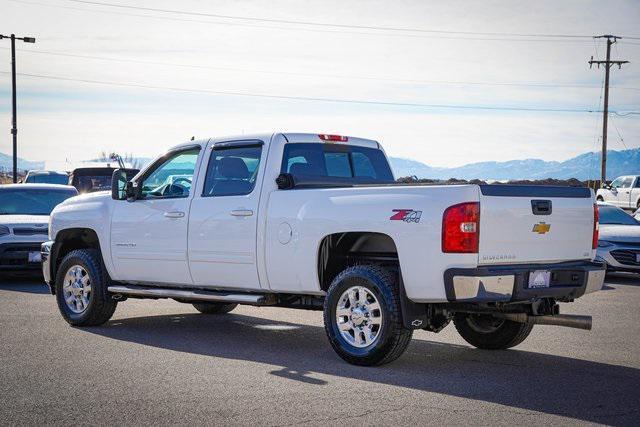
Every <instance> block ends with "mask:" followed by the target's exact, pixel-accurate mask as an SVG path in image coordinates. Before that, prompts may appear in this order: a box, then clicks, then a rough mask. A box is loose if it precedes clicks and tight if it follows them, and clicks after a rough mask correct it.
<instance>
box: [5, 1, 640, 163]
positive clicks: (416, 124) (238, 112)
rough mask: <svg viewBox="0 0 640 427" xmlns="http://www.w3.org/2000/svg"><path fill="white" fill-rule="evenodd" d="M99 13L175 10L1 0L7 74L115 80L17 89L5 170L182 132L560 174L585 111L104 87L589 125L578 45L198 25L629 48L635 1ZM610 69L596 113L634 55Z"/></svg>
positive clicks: (627, 107) (592, 75) (589, 74)
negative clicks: (312, 142) (377, 145)
mask: <svg viewBox="0 0 640 427" xmlns="http://www.w3.org/2000/svg"><path fill="white" fill-rule="evenodd" d="M104 2H106V3H111V4H121V5H125V4H126V5H133V6H136V7H150V8H159V9H173V10H175V11H183V12H188V13H186V14H181V13H176V12H172V13H169V12H158V11H149V10H139V9H123V8H117V7H110V6H106V5H98V4H87V3H82V2H80V3H79V2H74V1H69V0H48V1H44V0H0V9H1V10H2V13H1V14H0V32H2V33H3V34H5V33H11V32H15V33H16V34H18V35H28V36H34V37H36V38H37V43H36V44H34V45H30V44H23V43H20V44H18V48H19V52H18V69H19V71H20V72H21V73H26V74H32V75H39V76H51V77H59V78H65V79H72V80H83V79H84V80H92V81H103V82H112V83H115V85H98V84H91V83H86V82H78V81H65V80H52V79H47V78H42V77H28V76H20V77H19V128H20V133H19V143H20V155H21V156H22V157H25V158H28V159H31V160H63V159H65V158H69V159H72V160H78V159H80V158H86V157H93V156H95V154H97V153H99V152H100V151H103V150H105V151H119V152H121V153H125V152H126V153H133V154H135V155H138V156H147V157H148V156H154V155H156V154H158V153H159V152H160V151H162V150H163V149H165V148H167V147H169V146H171V145H174V144H176V143H179V142H182V141H184V140H186V139H188V138H189V137H191V136H192V135H195V136H196V137H205V136H215V135H225V134H241V133H250V132H259V131H274V130H284V131H297V132H323V133H324V132H326V133H338V134H349V135H358V136H363V137H368V138H373V139H377V140H379V141H381V142H382V143H383V144H384V146H385V147H386V150H387V152H388V153H389V154H391V155H394V156H399V157H407V158H413V159H416V160H419V161H422V162H425V163H427V164H430V165H433V166H457V165H462V164H465V163H470V162H475V161H485V160H498V161H501V160H510V159H519V158H530V157H536V158H542V159H545V160H565V159H567V158H570V157H573V156H575V155H577V154H580V153H583V152H586V151H593V150H595V149H597V148H598V146H599V143H598V139H597V138H598V134H599V132H600V126H601V115H600V114H597V113H584V112H582V113H558V112H556V113H553V112H525V111H521V112H511V111H500V110H496V111H486V110H477V109H473V108H470V109H445V108H426V107H406V106H381V105H371V104H369V105H362V104H348V103H335V102H312V101H302V100H299V101H296V100H282V99H274V98H255V97H238V96H227V95H216V94H211V93H198V92H177V91H169V90H164V89H143V88H134V87H128V86H119V85H118V84H124V85H129V84H137V85H146V86H157V87H173V88H182V89H190V90H194V91H205V92H206V91H223V92H242V93H254V94H265V95H279V96H294V97H305V98H328V99H349V100H364V101H382V102H392V103H411V104H427V105H433V104H439V105H458V106H466V107H473V106H486V107H516V108H534V109H535V108H541V109H576V110H585V109H587V110H588V109H594V110H595V109H599V108H601V107H600V106H599V103H601V98H600V94H601V88H600V86H601V83H602V77H603V74H604V73H603V70H595V69H594V70H590V69H589V67H588V64H587V61H588V59H589V58H590V57H591V56H592V55H593V56H595V57H596V58H597V57H602V56H603V55H604V45H603V43H602V42H598V41H595V42H594V41H593V40H591V39H589V38H579V39H572V38H541V37H516V36H477V35H468V36H466V35H460V34H453V35H447V34H445V33H428V32H424V31H397V30H384V31H383V30H372V29H356V28H353V27H328V26H314V25H309V24H285V23H273V22H264V21H261V22H257V21H253V20H241V19H232V18H220V17H212V16H211V14H216V15H228V16H233V17H254V18H256V17H257V18H266V19H279V20H289V21H306V22H309V21H313V22H319V23H333V24H338V25H342V24H344V25H347V26H349V25H359V26H377V27H380V26H385V27H394V28H412V29H418V30H428V31H433V30H436V31H466V32H485V33H486V32H492V33H516V32H517V33H536V34H565V35H573V34H575V35H595V34H603V33H613V34H618V35H622V36H635V37H640V30H639V29H638V22H640V3H639V2H637V1H611V2H607V3H606V4H604V3H603V2H601V1H600V2H598V1H537V2H530V1H528V2H526V1H483V2H463V1H455V0H454V1H447V2H441V1H393V2H391V1H387V2H385V1H367V2H365V1H357V2H356V1H334V0H329V1H293V0H291V1H282V0H275V1H270V2H268V3H267V2H260V1H256V0H238V1H216V2H210V1H193V0H190V1H188V0H185V1H181V2H171V1H135V2H133V1H132V2H124V1H123V0H104ZM194 13H202V14H207V15H206V16H202V15H200V16H198V15H194ZM194 21H197V22H194ZM7 48H8V42H7V41H6V40H2V41H1V42H0V58H3V57H4V58H5V61H4V62H3V61H2V60H0V71H5V72H6V71H9V69H10V68H9V67H10V64H9V51H8V49H7ZM78 56H81V57H78ZM87 57H91V58H87ZM613 57H614V58H621V59H626V60H629V61H631V64H629V65H627V66H625V67H624V68H623V69H622V70H618V69H615V70H613V72H612V86H613V88H612V90H611V109H612V110H617V111H640V40H624V39H623V40H622V41H621V42H620V43H619V44H618V45H617V46H615V47H614V49H613ZM3 64H4V65H3ZM455 82H466V83H455ZM472 83H474V84H472ZM477 83H491V84H494V85H486V84H477ZM505 83H528V84H534V85H533V86H513V85H504V84H505ZM538 84H550V85H557V86H553V87H540V86H537V85H538ZM574 85H578V86H580V85H584V87H572V86H574ZM9 88H10V79H9V76H8V75H7V74H2V73H0V128H1V127H2V126H3V125H2V124H3V123H4V124H5V125H4V126H5V127H6V128H7V130H8V129H9V127H10V92H9V91H8V90H9ZM612 123H613V126H611V129H610V133H609V140H610V148H613V149H623V148H625V147H629V148H632V147H639V146H640V115H630V116H627V117H618V116H614V117H613V118H612ZM618 132H619V134H620V135H621V136H622V139H623V141H621V140H620V139H621V138H620V137H619V135H618ZM2 135H4V136H2ZM10 147H11V145H10V135H9V133H8V131H7V132H4V133H0V151H1V152H5V153H9V152H10Z"/></svg>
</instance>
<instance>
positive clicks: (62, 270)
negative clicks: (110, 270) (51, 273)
mask: <svg viewBox="0 0 640 427" xmlns="http://www.w3.org/2000/svg"><path fill="white" fill-rule="evenodd" d="M110 280H111V279H110V278H109V275H108V274H107V272H106V270H105V268H104V265H103V263H102V257H101V256H100V252H98V251H97V250H95V249H76V250H73V251H71V252H69V253H68V254H67V255H66V256H65V257H64V259H63V260H62V262H61V263H60V267H59V268H58V272H57V274H56V282H55V289H56V301H57V302H58V308H59V309H60V313H61V314H62V317H64V320H66V321H67V322H68V323H69V324H70V325H73V326H98V325H102V324H103V323H105V322H106V321H108V320H109V319H110V318H111V316H113V312H114V311H115V310H116V306H117V305H118V303H117V301H115V300H114V299H113V298H111V295H110V294H109V292H108V290H107V287H108V286H109V282H110Z"/></svg>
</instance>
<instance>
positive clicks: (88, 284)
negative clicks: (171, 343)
mask: <svg viewBox="0 0 640 427" xmlns="http://www.w3.org/2000/svg"><path fill="white" fill-rule="evenodd" d="M127 172H128V171H126V170H118V171H116V172H115V173H114V176H113V183H112V192H111V194H109V193H106V192H103V193H95V194H86V195H83V196H78V197H75V198H72V199H69V200H67V201H65V202H64V203H62V204H61V205H59V206H58V207H56V209H55V210H54V211H53V213H52V214H51V221H50V224H49V239H50V241H48V242H46V243H44V244H43V246H42V254H43V271H44V276H45V279H46V281H47V283H48V284H49V285H50V289H51V292H52V293H53V294H55V296H56V299H57V303H58V306H59V309H60V311H61V313H62V315H63V316H64V318H65V319H66V320H67V321H68V322H69V323H70V324H72V325H75V326H92V325H99V324H102V323H104V322H106V321H107V320H109V319H110V317H111V316H112V315H113V313H114V310H115V309H116V305H117V304H118V303H119V302H122V301H124V300H126V299H128V298H173V299H175V300H177V301H179V302H184V303H190V304H193V305H194V306H195V308H196V309H197V310H198V311H200V312H202V313H218V314H222V313H227V312H229V311H231V310H232V309H233V308H234V307H236V305H237V304H251V305H256V306H273V307H289V308H300V309H313V310H324V324H325V329H326V333H327V335H328V337H329V341H330V343H331V345H332V346H333V348H334V349H335V351H336V352H337V353H338V354H339V355H340V356H341V357H342V358H343V359H345V360H346V361H348V362H350V363H354V364H360V365H377V364H382V363H386V362H390V361H392V360H394V359H395V358H397V357H398V356H400V355H401V354H402V353H403V352H404V350H405V349H406V347H407V345H408V344H409V341H410V340H411V336H412V332H413V330H414V329H425V330H428V331H433V332H439V331H440V330H442V329H443V328H444V327H445V326H446V325H447V324H448V323H449V322H450V321H451V320H453V322H454V324H455V326H456V328H457V330H458V331H459V332H460V334H461V335H462V337H463V338H464V339H465V340H467V341H468V342H469V343H470V344H472V345H474V346H476V347H479V348H484V349H504V348H508V347H512V346H515V345H517V344H519V343H520V342H522V341H523V340H524V339H525V338H526V337H527V335H528V334H529V332H530V331H531V328H532V327H533V325H534V324H536V323H537V324H553V325H562V326H570V327H577V328H583V329H589V328H590V327H591V318H590V317H588V316H567V315H560V314H559V308H558V307H559V306H558V304H557V302H570V301H573V300H574V299H575V298H578V297H580V296H582V295H584V294H585V293H589V292H593V291H597V290H599V289H601V287H602V284H603V280H604V272H605V269H604V266H603V265H602V264H599V263H596V262H593V259H594V256H595V248H596V246H597V239H598V222H597V209H596V208H595V206H594V195H593V192H592V191H591V190H589V189H587V188H568V187H567V188H565V187H533V186H507V185H495V186H492V185H487V186H484V185H482V186H478V185H451V186H419V185H416V186H411V185H398V184H396V183H394V178H393V174H392V171H391V169H390V167H389V163H388V161H387V158H386V155H385V153H384V151H383V150H382V148H381V146H380V145H379V144H378V143H377V142H376V141H371V140H366V139H361V138H353V137H346V136H338V135H316V134H290V133H275V134H269V135H253V136H240V137H229V138H212V139H206V140H202V141H192V142H189V143H187V144H184V145H180V146H177V147H175V148H172V149H171V150H169V151H168V152H167V153H165V154H164V155H162V156H161V157H159V158H158V159H157V160H155V161H154V162H153V163H151V164H150V165H149V166H148V167H146V168H145V169H144V170H142V171H141V172H139V173H138V174H137V175H135V177H133V178H132V179H131V180H129V181H127V179H126V174H127ZM175 177H178V178H175ZM174 178H175V179H174Z"/></svg>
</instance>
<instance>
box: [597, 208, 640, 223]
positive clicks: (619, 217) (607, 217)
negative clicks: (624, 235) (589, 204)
mask: <svg viewBox="0 0 640 427" xmlns="http://www.w3.org/2000/svg"><path fill="white" fill-rule="evenodd" d="M598 211H599V213H600V224H608V225H640V222H638V221H636V220H635V219H633V217H632V216H631V215H629V214H627V213H626V212H625V211H623V210H622V209H620V208H617V207H615V206H607V205H598Z"/></svg>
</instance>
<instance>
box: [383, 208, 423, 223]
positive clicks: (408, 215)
mask: <svg viewBox="0 0 640 427" xmlns="http://www.w3.org/2000/svg"><path fill="white" fill-rule="evenodd" d="M393 212H395V213H394V214H393V215H392V216H391V218H389V219H390V220H391V221H404V222H420V217H421V216H422V211H414V210H413V209H393Z"/></svg>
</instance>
